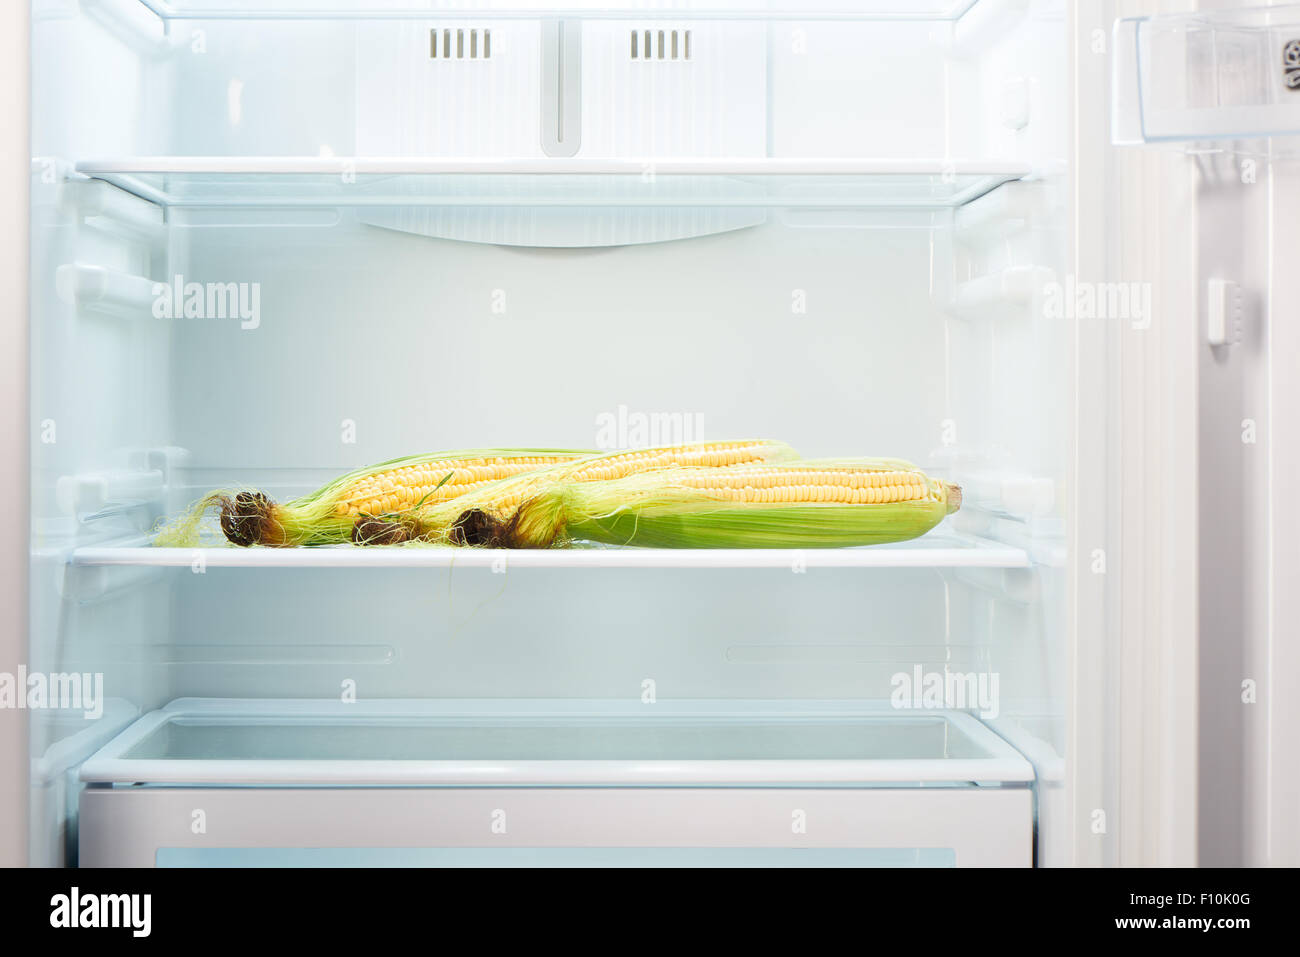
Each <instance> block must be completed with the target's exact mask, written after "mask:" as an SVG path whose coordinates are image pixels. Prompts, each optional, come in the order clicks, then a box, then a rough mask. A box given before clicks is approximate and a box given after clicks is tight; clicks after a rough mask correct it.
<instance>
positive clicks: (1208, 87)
mask: <svg viewBox="0 0 1300 957" xmlns="http://www.w3.org/2000/svg"><path fill="white" fill-rule="evenodd" d="M1111 95H1112V103H1111V125H1112V139H1113V140H1114V142H1115V143H1116V144H1117V145H1133V144H1140V143H1156V142H1171V141H1172V142H1176V141H1190V140H1198V141H1219V140H1232V139H1254V138H1257V137H1282V136H1296V135H1300V4H1286V5H1281V6H1273V7H1263V6H1261V7H1256V8H1251V9H1244V10H1205V11H1201V12H1198V13H1190V14H1176V15H1165V16H1153V17H1136V18H1132V19H1127V20H1119V21H1116V23H1115V33H1114V58H1113V75H1112V78H1111Z"/></svg>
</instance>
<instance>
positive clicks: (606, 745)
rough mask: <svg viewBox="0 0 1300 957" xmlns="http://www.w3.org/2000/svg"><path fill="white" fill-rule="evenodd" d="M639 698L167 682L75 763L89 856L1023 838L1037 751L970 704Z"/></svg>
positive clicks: (874, 851)
mask: <svg viewBox="0 0 1300 957" xmlns="http://www.w3.org/2000/svg"><path fill="white" fill-rule="evenodd" d="M641 707H642V708H643V712H644V710H645V709H646V706H641ZM653 707H654V709H655V713H654V714H653V715H652V716H647V715H646V714H644V713H637V712H636V711H634V710H631V708H630V707H629V706H628V705H627V704H626V703H622V702H619V703H614V702H585V703H584V702H554V703H548V702H513V703H506V704H504V705H503V703H502V702H483V701H478V702H471V701H463V702H438V703H436V704H435V703H428V702H410V701H386V702H376V703H371V704H367V705H345V704H342V703H338V702H308V701H279V702H274V701H259V702H241V701H208V700H198V699H186V700H181V701H177V702H174V703H173V704H172V705H170V706H168V707H167V708H165V709H163V710H160V711H156V712H153V713H151V714H149V715H146V716H145V717H144V718H142V719H141V720H140V721H138V722H136V723H135V724H134V725H133V726H131V727H130V728H128V729H127V730H126V731H125V732H123V734H121V735H120V736H119V737H118V738H116V739H115V740H114V741H112V742H110V743H109V744H108V745H107V746H106V747H105V748H103V749H102V750H101V751H100V752H99V753H98V754H96V755H95V756H94V757H92V758H91V759H90V760H89V761H88V762H87V763H86V764H85V765H84V766H83V768H82V773H81V777H82V779H83V781H85V782H86V783H87V784H88V785H89V787H88V788H87V789H86V790H85V791H84V792H83V794H82V798H81V820H80V841H81V863H82V864H83V865H86V866H128V865H154V864H157V865H159V866H169V865H173V866H187V865H199V866H203V865H211V866H221V865H232V864H233V865H257V864H276V865H283V864H305V865H310V864H322V865H338V864H366V865H381V864H390V865H410V866H440V865H446V866H457V865H459V866H466V865H471V866H472V865H493V864H502V865H530V864H538V865H544V866H562V865H611V864H630V865H656V864H664V865H682V864H712V865H723V866H744V865H759V866H763V865H795V866H798V865H830V866H844V865H854V864H894V865H938V866H944V865H949V866H951V865H962V866H965V865H1027V864H1029V863H1030V862H1031V854H1032V849H1031V841H1032V831H1033V795H1032V790H1031V786H1032V781H1033V772H1032V768H1031V767H1030V766H1029V764H1028V763H1027V762H1026V761H1025V759H1024V758H1022V757H1021V756H1020V755H1019V754H1017V753H1016V752H1015V751H1014V750H1013V749H1012V748H1011V747H1010V746H1009V745H1007V744H1006V743H1005V742H1004V741H1002V740H1001V739H1000V738H998V737H997V736H996V735H994V734H993V733H992V732H990V731H989V730H988V729H987V728H986V727H984V726H983V725H982V724H980V723H979V722H978V721H976V720H975V719H974V718H972V717H970V716H969V715H966V714H963V713H958V712H934V713H912V714H906V715H902V714H899V713H897V712H894V713H888V712H886V711H884V710H883V709H863V708H862V707H861V706H860V705H858V706H856V710H853V711H849V710H846V709H845V706H844V705H843V703H840V704H839V705H837V704H836V703H834V702H817V703H806V704H798V705H794V704H792V703H790V702H781V703H775V702H767V703H764V702H734V701H733V702H717V703H701V702H691V703H690V705H689V706H685V705H681V704H674V705H671V706H665V705H663V704H656V705H654V706H653Z"/></svg>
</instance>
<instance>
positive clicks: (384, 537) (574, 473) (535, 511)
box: [368, 440, 797, 548]
mask: <svg viewBox="0 0 1300 957" xmlns="http://www.w3.org/2000/svg"><path fill="white" fill-rule="evenodd" d="M796 457H797V456H796V454H795V452H794V450H793V449H791V448H790V447H789V446H788V445H785V444H784V443H781V442H774V441H769V440H745V441H736V442H696V443H691V444H687V445H672V446H662V447H659V448H652V449H637V450H633V451H628V452H611V453H608V454H605V455H592V456H587V457H585V458H580V459H576V460H573V461H570V462H565V463H562V464H559V465H554V466H551V467H549V468H544V469H538V470H537V471H535V472H530V473H527V474H523V475H518V476H515V477H512V478H507V479H504V480H502V481H499V482H493V483H491V484H489V485H486V486H484V487H483V488H481V489H475V490H474V491H472V492H470V493H469V494H468V495H464V496H460V497H458V498H456V499H454V500H452V501H447V502H440V503H438V504H435V505H433V506H431V507H429V508H427V509H424V510H422V511H421V512H420V514H418V515H417V516H414V521H413V522H412V523H411V528H410V531H409V533H406V534H405V535H404V536H403V533H394V532H392V531H391V530H390V529H380V528H376V527H371V528H370V529H369V531H368V537H369V539H370V540H373V541H376V542H382V543H384V544H389V543H390V542H391V539H390V538H389V537H388V536H389V535H391V534H397V535H399V536H403V537H402V540H405V539H408V538H409V539H418V540H421V541H433V542H449V543H451V544H460V545H465V544H467V545H482V544H497V545H506V546H509V547H518V548H545V547H549V546H550V545H552V544H555V542H556V541H557V540H558V538H559V537H560V527H561V526H562V525H563V522H564V520H565V513H564V509H563V503H564V497H563V494H562V493H563V492H564V491H565V490H568V489H572V488H580V487H587V486H590V487H604V486H606V485H609V484H611V483H614V482H617V481H619V480H620V479H626V478H630V477H632V476H636V475H643V474H650V473H654V472H658V471H661V470H664V469H680V468H694V469H696V470H698V471H700V472H702V473H707V472H713V471H719V470H722V469H725V468H730V467H734V466H740V465H758V464H763V463H768V462H780V461H790V460H793V459H795V458H796ZM525 505H526V506H527V507H524V506H525ZM381 533H382V534H381Z"/></svg>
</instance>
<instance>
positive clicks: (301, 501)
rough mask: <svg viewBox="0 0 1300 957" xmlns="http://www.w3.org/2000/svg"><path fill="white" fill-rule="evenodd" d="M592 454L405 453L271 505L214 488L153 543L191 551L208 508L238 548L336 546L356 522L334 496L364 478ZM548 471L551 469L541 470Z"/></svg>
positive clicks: (391, 516)
mask: <svg viewBox="0 0 1300 957" xmlns="http://www.w3.org/2000/svg"><path fill="white" fill-rule="evenodd" d="M592 454H593V453H592V452H591V451H589V450H582V449H465V450H461V451H451V452H431V453H425V454H421V455H408V456H404V457H402V458H396V459H390V460H388V461H386V462H380V463H377V464H375V465H369V466H366V467H364V468H359V469H354V470H353V471H351V472H348V473H347V474H345V475H341V476H339V477H338V478H336V479H334V480H333V481H332V482H329V483H328V484H326V485H323V486H321V487H320V488H318V489H316V491H314V492H311V493H309V494H307V495H304V496H301V497H300V498H295V499H292V500H291V501H288V502H284V503H282V504H277V503H275V502H273V501H271V499H270V498H269V497H267V496H266V495H265V494H264V493H263V492H260V491H258V490H257V489H252V488H236V489H218V490H216V491H213V492H210V493H209V494H208V495H206V496H204V497H203V498H202V499H200V500H199V501H198V502H195V503H194V505H192V506H191V507H190V508H189V510H188V511H186V512H185V513H184V514H183V515H181V516H179V517H178V518H176V519H174V520H172V521H171V522H169V523H166V524H164V525H163V526H162V527H161V528H159V529H158V530H157V532H156V534H155V537H154V544H155V545H158V546H163V547H185V548H189V547H194V546H195V545H197V544H198V543H199V539H200V535H199V529H200V526H201V524H202V522H203V519H204V517H205V516H206V514H207V513H208V511H209V510H212V509H216V510H217V511H218V513H219V515H220V518H221V526H222V530H223V531H224V532H225V534H226V536H227V538H228V539H230V541H231V542H233V543H234V544H237V545H253V544H256V545H269V546H276V547H293V546H299V545H333V544H341V543H344V542H348V541H352V540H353V536H354V533H355V531H356V525H357V522H358V518H357V517H354V516H351V515H339V514H337V505H338V502H339V496H340V495H342V494H343V493H345V492H346V491H347V490H348V489H350V488H351V487H352V486H353V485H354V484H355V483H356V482H358V481H360V480H361V479H364V478H367V477H369V476H372V475H377V474H380V473H383V472H387V471H390V470H392V469H399V468H403V467H406V466H412V465H427V464H429V463H434V462H438V461H440V460H443V459H476V458H504V459H513V458H529V457H535V456H553V457H560V456H564V457H568V458H571V459H574V460H578V459H583V458H587V457H590V456H591V455H592ZM548 467H552V466H540V468H548ZM518 477H519V476H512V478H518ZM444 481H445V480H444ZM425 507H431V506H425ZM420 508H421V506H420V505H419V504H418V503H417V506H416V508H415V509H411V510H407V511H416V512H418V511H419V510H420ZM363 517H364V518H370V517H373V518H377V519H381V520H383V521H392V520H395V519H397V518H399V517H404V514H402V513H385V514H383V515H380V516H363Z"/></svg>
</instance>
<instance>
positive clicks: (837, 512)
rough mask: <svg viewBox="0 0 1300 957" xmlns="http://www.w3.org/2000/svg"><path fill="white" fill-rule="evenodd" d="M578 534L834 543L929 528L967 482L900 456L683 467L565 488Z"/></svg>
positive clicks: (603, 539) (679, 541) (669, 541)
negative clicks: (947, 479) (940, 474)
mask: <svg viewBox="0 0 1300 957" xmlns="http://www.w3.org/2000/svg"><path fill="white" fill-rule="evenodd" d="M564 496H565V499H566V501H565V505H564V511H565V513H566V517H567V520H566V522H565V527H564V534H565V536H567V537H568V538H570V539H578V540H587V541H593V542H600V543H605V544H612V545H645V546H651V547H658V548H831V547H843V546H853V545H875V544H880V543H883V542H899V541H905V540H906V539H909V538H915V537H917V536H918V535H924V534H925V533H926V532H928V531H929V530H930V529H932V528H933V527H934V526H935V525H937V524H939V522H940V521H942V520H943V518H944V516H946V515H949V514H951V513H952V512H955V511H957V509H958V508H959V507H960V506H961V489H960V488H958V487H957V486H956V485H951V484H949V483H947V482H943V481H941V480H939V479H934V478H931V477H929V476H928V475H926V474H925V473H924V472H922V471H921V470H920V469H918V468H917V467H916V466H914V465H911V464H910V463H906V462H900V461H897V460H847V461H839V462H835V461H832V462H800V463H793V464H785V465H775V466H758V467H754V466H741V467H738V468H730V469H724V470H719V471H716V472H701V471H700V470H697V469H676V470H670V471H665V472H660V473H656V474H654V475H646V476H638V477H633V478H631V479H628V480H624V481H619V482H612V483H609V484H607V485H604V486H602V487H600V488H598V489H597V488H571V489H568V490H566V492H565V493H564Z"/></svg>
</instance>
